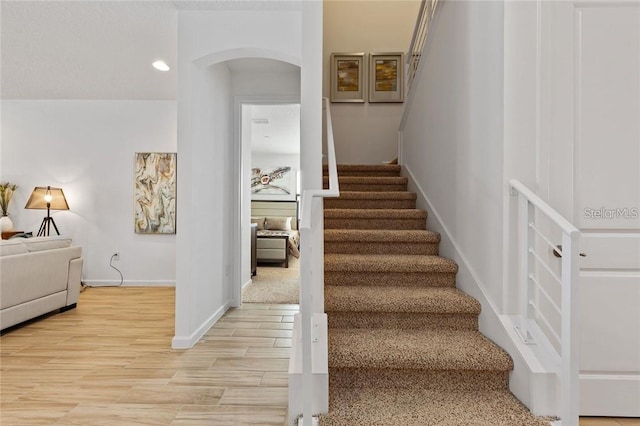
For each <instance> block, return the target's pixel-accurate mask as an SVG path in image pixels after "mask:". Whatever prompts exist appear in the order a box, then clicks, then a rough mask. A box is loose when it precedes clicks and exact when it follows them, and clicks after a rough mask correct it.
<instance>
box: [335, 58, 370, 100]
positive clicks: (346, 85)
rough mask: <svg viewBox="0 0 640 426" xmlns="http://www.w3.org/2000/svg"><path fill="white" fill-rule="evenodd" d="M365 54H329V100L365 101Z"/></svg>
mask: <svg viewBox="0 0 640 426" xmlns="http://www.w3.org/2000/svg"><path fill="white" fill-rule="evenodd" d="M366 59H367V55H366V54H365V53H332V54H331V102H365V101H366V100H367V99H366V96H367V64H366Z"/></svg>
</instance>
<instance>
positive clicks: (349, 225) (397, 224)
mask: <svg viewBox="0 0 640 426" xmlns="http://www.w3.org/2000/svg"><path fill="white" fill-rule="evenodd" d="M324 229H421V230H424V229H427V221H426V220H425V219H406V220H405V219H352V218H348V219H325V220H324Z"/></svg>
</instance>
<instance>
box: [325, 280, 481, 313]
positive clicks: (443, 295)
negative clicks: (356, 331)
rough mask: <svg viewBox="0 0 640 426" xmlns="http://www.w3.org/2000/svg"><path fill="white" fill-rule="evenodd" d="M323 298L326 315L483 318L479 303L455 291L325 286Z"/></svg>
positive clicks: (447, 289)
mask: <svg viewBox="0 0 640 426" xmlns="http://www.w3.org/2000/svg"><path fill="white" fill-rule="evenodd" d="M324 297H325V311H327V312H332V311H346V312H378V313H380V312H401V313H431V314H474V315H479V314H480V303H479V302H478V301H477V300H476V299H474V298H473V297H471V296H469V295H467V294H465V293H463V292H461V291H459V290H457V289H455V288H438V287H424V288H421V287H418V288H409V287H362V286H357V287H354V286H325V289H324Z"/></svg>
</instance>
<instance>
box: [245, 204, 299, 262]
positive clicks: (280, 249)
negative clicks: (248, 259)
mask: <svg viewBox="0 0 640 426" xmlns="http://www.w3.org/2000/svg"><path fill="white" fill-rule="evenodd" d="M251 222H252V223H255V224H257V241H256V244H257V248H256V258H257V261H258V262H259V263H260V262H273V263H282V264H283V265H284V266H285V267H289V255H292V256H295V257H299V256H300V251H299V247H300V233H299V231H298V203H297V202H295V201H252V202H251Z"/></svg>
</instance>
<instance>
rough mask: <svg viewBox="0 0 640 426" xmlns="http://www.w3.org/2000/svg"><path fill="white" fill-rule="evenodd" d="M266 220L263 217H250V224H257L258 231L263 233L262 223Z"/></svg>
mask: <svg viewBox="0 0 640 426" xmlns="http://www.w3.org/2000/svg"><path fill="white" fill-rule="evenodd" d="M265 219H266V218H264V217H251V223H257V224H258V228H257V230H258V231H263V230H264V221H265Z"/></svg>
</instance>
